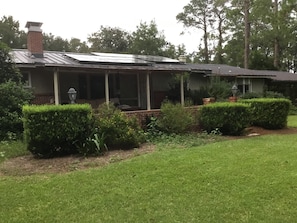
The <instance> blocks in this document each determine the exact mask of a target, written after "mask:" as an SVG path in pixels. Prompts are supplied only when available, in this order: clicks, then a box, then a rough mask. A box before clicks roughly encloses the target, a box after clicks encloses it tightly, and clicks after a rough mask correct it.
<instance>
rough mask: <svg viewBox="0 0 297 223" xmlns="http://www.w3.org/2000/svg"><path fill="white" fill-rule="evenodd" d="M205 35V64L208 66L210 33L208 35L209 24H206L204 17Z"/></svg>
mask: <svg viewBox="0 0 297 223" xmlns="http://www.w3.org/2000/svg"><path fill="white" fill-rule="evenodd" d="M203 26H204V28H203V29H204V35H203V39H204V58H205V63H206V64H208V63H209V55H208V33H207V23H206V17H205V16H204V24H203Z"/></svg>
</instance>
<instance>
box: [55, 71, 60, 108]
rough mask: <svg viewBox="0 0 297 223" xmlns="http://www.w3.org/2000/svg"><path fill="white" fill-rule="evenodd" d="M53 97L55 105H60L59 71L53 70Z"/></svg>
mask: <svg viewBox="0 0 297 223" xmlns="http://www.w3.org/2000/svg"><path fill="white" fill-rule="evenodd" d="M54 96H55V105H59V104H60V100H59V99H60V95H59V70H58V69H55V70H54Z"/></svg>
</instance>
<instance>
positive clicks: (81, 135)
mask: <svg viewBox="0 0 297 223" xmlns="http://www.w3.org/2000/svg"><path fill="white" fill-rule="evenodd" d="M23 116H24V118H23V123H24V137H25V141H26V143H27V148H28V150H29V151H30V152H31V153H32V154H34V155H36V156H38V157H42V158H49V157H54V156H62V155H67V154H74V153H77V152H78V150H79V149H80V148H81V147H82V146H83V144H84V143H86V140H87V138H88V137H89V136H90V134H91V133H92V131H93V128H94V126H93V118H92V117H93V116H92V109H91V106H90V105H87V104H84V105H78V104H76V105H61V106H56V105H41V106H40V105H39V106H37V105H32V106H29V105H26V106H24V107H23Z"/></svg>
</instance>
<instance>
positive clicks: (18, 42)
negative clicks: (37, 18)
mask: <svg viewBox="0 0 297 223" xmlns="http://www.w3.org/2000/svg"><path fill="white" fill-rule="evenodd" d="M19 28H20V24H19V22H18V21H14V20H13V17H12V16H8V17H7V16H3V17H2V18H1V20H0V41H2V42H3V43H5V44H6V45H7V46H9V47H10V48H18V49H22V48H25V47H26V43H27V41H26V40H27V35H26V33H25V32H24V31H20V30H19Z"/></svg>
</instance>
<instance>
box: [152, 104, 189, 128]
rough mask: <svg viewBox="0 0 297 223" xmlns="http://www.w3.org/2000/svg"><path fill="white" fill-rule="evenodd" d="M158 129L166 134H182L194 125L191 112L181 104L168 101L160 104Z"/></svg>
mask: <svg viewBox="0 0 297 223" xmlns="http://www.w3.org/2000/svg"><path fill="white" fill-rule="evenodd" d="M157 124H158V127H159V129H160V130H161V131H164V132H166V133H183V132H185V131H187V130H188V129H189V128H190V127H191V126H193V125H194V115H193V111H190V110H189V109H187V108H185V107H183V106H182V105H181V104H179V103H177V104H173V103H171V102H169V101H166V102H164V103H162V106H161V114H160V117H159V118H158V123H157Z"/></svg>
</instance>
